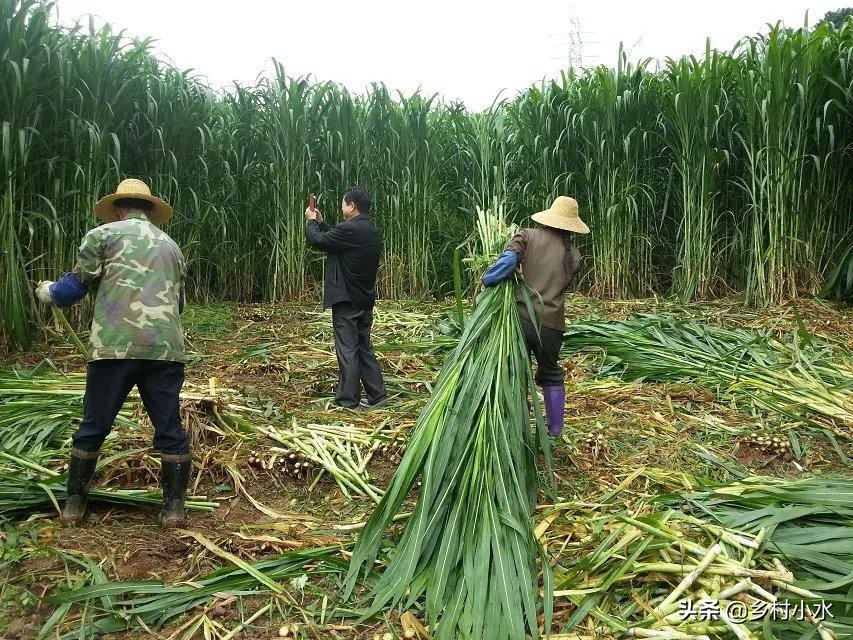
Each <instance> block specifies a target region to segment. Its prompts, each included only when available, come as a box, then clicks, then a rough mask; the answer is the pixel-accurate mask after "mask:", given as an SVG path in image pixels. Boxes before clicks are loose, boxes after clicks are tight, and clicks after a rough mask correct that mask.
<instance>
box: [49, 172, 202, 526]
mask: <svg viewBox="0 0 853 640" xmlns="http://www.w3.org/2000/svg"><path fill="white" fill-rule="evenodd" d="M93 210H94V213H95V215H96V216H97V217H98V218H99V219H100V220H101V221H102V222H104V223H105V224H103V225H101V226H99V227H96V228H94V229H92V230H91V231H90V232H89V233H87V234H86V236H85V237H84V238H83V242H82V243H81V245H80V251H79V252H78V254H77V264H76V265H75V266H74V269H73V271H70V272H68V273H65V274H63V275H62V276H61V277H60V278H59V280H58V281H56V282H51V281H42V282H39V284H38V286H37V287H36V296H37V297H38V299H39V300H41V301H42V302H45V303H49V304H54V305H57V306H59V307H68V306H70V305H72V304H74V303H75V302H78V301H79V300H82V299H83V298H84V297H85V296H87V295H89V294H91V295H93V296H94V298H95V313H94V318H93V320H92V331H91V335H90V341H91V343H92V351H91V353H90V354H89V362H88V363H87V364H86V393H85V394H84V396H83V419H82V421H81V422H80V427H79V428H78V429H77V431H75V432H74V434H73V435H72V436H71V444H72V446H71V452H70V456H69V460H68V481H67V485H66V497H65V504H64V505H63V506H62V515H61V519H62V522H63V523H64V524H78V523H80V522H82V521H83V520H85V518H86V513H87V508H88V496H89V487H90V486H91V483H92V478H93V477H94V475H95V470H96V468H97V464H98V458H99V457H100V451H101V446H102V445H103V443H104V440H105V439H106V437H107V435H108V434H109V433H110V431H111V430H112V426H113V423H114V421H115V418H116V415H117V414H118V412H119V410H120V409H121V407H122V405H123V404H124V402H125V400H126V399H127V396H128V394H129V393H130V391H131V390H132V389H133V388H134V387H136V388H137V389H138V390H139V396H140V398H141V399H142V404H143V405H144V406H145V411H146V412H147V413H148V417H149V418H150V419H151V424H152V425H153V427H154V441H153V443H152V444H153V449H154V451H156V452H158V453H159V454H160V484H161V486H162V488H163V510H162V511H161V512H160V516H159V520H160V522H161V523H162V524H163V525H164V526H167V527H177V526H181V524H182V523H183V521H184V518H185V515H186V511H185V508H184V501H185V498H186V493H187V485H188V483H189V477H190V471H191V468H192V451H191V443H190V438H189V435H188V434H187V432H186V430H185V429H184V427H183V423H182V420H181V412H180V394H181V388H182V387H183V384H184V376H185V372H184V364H185V361H186V358H185V355H184V340H183V333H182V331H181V321H180V319H179V314H180V313H181V311H183V306H184V280H185V277H186V269H185V266H184V259H183V256H182V255H181V250H180V249H179V248H178V245H177V244H175V242H174V241H173V240H172V239H171V238H170V237H169V236H168V235H166V233H165V232H163V231H161V230H160V229H159V228H158V226H157V225H163V224H165V223H166V222H168V221H169V219H171V217H172V215H173V213H174V211H173V210H172V207H171V206H170V205H169V203H167V202H166V201H165V200H161V199H160V198H158V197H156V196H155V195H153V194H152V193H151V189H150V188H149V187H148V185H147V184H145V183H144V182H142V181H141V180H138V179H136V178H127V179H125V180H122V181H121V183H119V185H118V187H117V188H116V191H115V193H111V194H108V195H106V196H104V197H103V198H101V199H100V200H98V202H96V203H95V206H94V207H93Z"/></svg>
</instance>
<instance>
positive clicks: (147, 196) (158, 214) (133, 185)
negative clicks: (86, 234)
mask: <svg viewBox="0 0 853 640" xmlns="http://www.w3.org/2000/svg"><path fill="white" fill-rule="evenodd" d="M121 198H136V199H137V200H147V201H148V202H152V203H153V204H154V210H153V211H150V212H148V219H149V220H151V222H153V223H154V224H163V223H164V222H166V221H167V220H168V219H169V218H171V217H172V213H173V211H172V207H171V206H169V204H168V203H167V202H164V201H163V200H161V199H160V198H158V197H156V196H152V195H151V189H149V188H148V185H147V184H145V183H144V182H142V180H137V179H136V178H128V179H127V180H122V181H121V182H119V185H118V187H117V188H116V192H115V193H111V194H110V195H108V196H104V197H103V198H101V199H100V200H98V202H96V203H95V206H94V207H93V209H94V211H95V215H96V216H98V217H99V218H100V219H101V220H103V221H104V222H115V221H116V220H117V218H116V212H115V207H114V206H113V205H114V204H115V201H116V200H120V199H121Z"/></svg>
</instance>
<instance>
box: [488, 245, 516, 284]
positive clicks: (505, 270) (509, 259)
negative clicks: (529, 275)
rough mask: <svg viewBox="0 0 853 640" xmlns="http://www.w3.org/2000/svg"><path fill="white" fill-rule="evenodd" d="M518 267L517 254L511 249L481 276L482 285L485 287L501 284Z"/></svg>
mask: <svg viewBox="0 0 853 640" xmlns="http://www.w3.org/2000/svg"><path fill="white" fill-rule="evenodd" d="M517 266H518V254H517V253H516V252H515V251H513V250H512V249H507V250H506V251H504V252H503V253H502V254H501V255H500V256H498V259H497V260H496V261H495V263H494V264H493V265H492V266H491V267H489V268H488V269H486V272H485V273H484V274H483V284H484V285H486V286H487V287H491V286H493V285H496V284H498V283H499V282H503V281H504V280H506V279H507V278H509V277H510V276H511V275H512V273H513V271H515V268H516V267H517Z"/></svg>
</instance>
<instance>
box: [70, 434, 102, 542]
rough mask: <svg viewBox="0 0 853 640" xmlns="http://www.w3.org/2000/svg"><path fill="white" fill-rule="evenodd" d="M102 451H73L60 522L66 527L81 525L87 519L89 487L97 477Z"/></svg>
mask: <svg viewBox="0 0 853 640" xmlns="http://www.w3.org/2000/svg"><path fill="white" fill-rule="evenodd" d="M99 455H100V451H81V450H80V449H71V457H70V458H69V459H68V484H67V487H66V497H65V504H64V505H63V507H62V514H61V515H60V520H61V521H62V524H63V525H65V526H71V525H75V524H80V523H81V522H83V520H84V519H85V518H86V505H87V503H88V500H89V487H90V486H91V485H92V478H93V477H94V476H95V467H96V466H97V465H98V456H99Z"/></svg>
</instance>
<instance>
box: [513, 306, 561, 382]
mask: <svg viewBox="0 0 853 640" xmlns="http://www.w3.org/2000/svg"><path fill="white" fill-rule="evenodd" d="M521 328H522V330H523V331H524V341H525V342H526V343H527V351H528V352H529V353H532V354H533V355H534V357H535V358H536V383H537V384H538V385H539V386H542V387H550V386H557V385H561V384H563V380H564V379H565V373H564V372H563V367H562V366H560V348H561V347H562V346H563V332H562V331H557V330H556V329H550V328H548V327H539V334H538V335H537V334H536V327H535V326H534V324H533V323H532V322H531V321H530V320H528V319H527V318H525V317H524V316H521Z"/></svg>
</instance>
